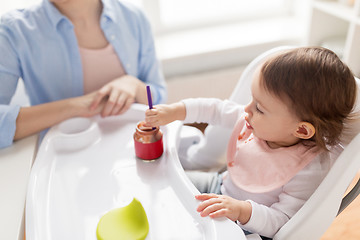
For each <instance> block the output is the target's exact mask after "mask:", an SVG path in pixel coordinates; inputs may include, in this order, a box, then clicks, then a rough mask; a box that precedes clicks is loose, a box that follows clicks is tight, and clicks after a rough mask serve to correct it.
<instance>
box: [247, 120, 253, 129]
mask: <svg viewBox="0 0 360 240" xmlns="http://www.w3.org/2000/svg"><path fill="white" fill-rule="evenodd" d="M245 125H246V127H247V128H248V129H253V127H252V126H251V124H250V123H249V120H248V118H247V117H245Z"/></svg>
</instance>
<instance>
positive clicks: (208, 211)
mask: <svg viewBox="0 0 360 240" xmlns="http://www.w3.org/2000/svg"><path fill="white" fill-rule="evenodd" d="M218 211H220V213H217V212H218ZM221 212H223V207H222V204H221V203H219V202H216V203H213V204H211V205H209V206H207V207H206V208H204V210H202V211H200V216H202V217H206V216H216V215H220V216H222V215H221ZM216 213H217V214H216Z"/></svg>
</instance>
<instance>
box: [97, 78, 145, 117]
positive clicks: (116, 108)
mask: <svg viewBox="0 0 360 240" xmlns="http://www.w3.org/2000/svg"><path fill="white" fill-rule="evenodd" d="M141 87H142V88H144V90H143V91H140V92H144V93H145V84H144V83H143V82H141V81H140V80H139V79H137V78H135V77H133V76H130V75H125V76H122V77H120V78H117V79H115V80H113V81H111V82H109V83H108V84H106V85H105V86H103V87H102V88H101V89H100V90H98V91H97V93H96V96H95V98H94V100H93V102H92V104H91V107H90V109H91V110H95V109H96V108H97V107H98V106H99V104H100V103H101V101H104V100H105V101H106V103H105V105H104V107H103V109H102V111H101V116H102V117H107V116H113V115H119V114H122V113H124V112H125V111H126V110H128V109H129V108H130V106H131V104H132V103H134V102H135V101H136V100H137V97H138V95H139V88H141ZM145 97H146V96H145ZM138 102H142V101H138Z"/></svg>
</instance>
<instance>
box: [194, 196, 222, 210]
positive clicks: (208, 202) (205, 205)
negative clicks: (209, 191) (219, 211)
mask: <svg viewBox="0 0 360 240" xmlns="http://www.w3.org/2000/svg"><path fill="white" fill-rule="evenodd" d="M220 202H221V199H219V198H210V199H208V200H205V201H203V202H202V203H200V204H199V206H198V207H197V209H196V210H197V211H198V212H202V211H204V209H206V208H208V207H209V206H211V205H213V204H218V203H220Z"/></svg>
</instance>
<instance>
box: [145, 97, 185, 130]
mask: <svg viewBox="0 0 360 240" xmlns="http://www.w3.org/2000/svg"><path fill="white" fill-rule="evenodd" d="M185 115H186V109H185V105H184V104H183V103H182V102H178V103H173V104H170V105H168V104H160V105H156V106H154V108H153V109H148V110H146V112H145V124H144V126H145V127H157V126H162V125H166V124H168V123H171V122H173V121H175V120H184V119H185Z"/></svg>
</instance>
